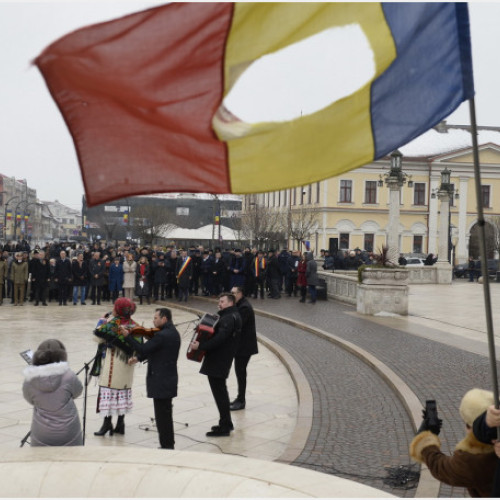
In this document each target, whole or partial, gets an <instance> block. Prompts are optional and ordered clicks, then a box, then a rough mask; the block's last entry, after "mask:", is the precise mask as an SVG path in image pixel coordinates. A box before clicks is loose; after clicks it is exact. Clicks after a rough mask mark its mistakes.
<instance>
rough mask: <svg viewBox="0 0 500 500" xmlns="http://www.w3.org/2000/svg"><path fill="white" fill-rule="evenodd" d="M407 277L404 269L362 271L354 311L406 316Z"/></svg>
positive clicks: (407, 273)
mask: <svg viewBox="0 0 500 500" xmlns="http://www.w3.org/2000/svg"><path fill="white" fill-rule="evenodd" d="M408 275H409V272H408V270H406V269H400V268H394V269H393V268H386V267H379V268H377V267H371V268H370V267H369V268H366V269H363V271H362V274H361V277H362V283H361V284H359V285H358V293H357V301H356V310H357V311H358V312H359V313H361V314H368V315H375V314H378V313H384V312H385V313H390V314H399V315H402V316H407V315H408Z"/></svg>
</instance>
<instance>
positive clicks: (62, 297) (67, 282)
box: [56, 250, 73, 306]
mask: <svg viewBox="0 0 500 500" xmlns="http://www.w3.org/2000/svg"><path fill="white" fill-rule="evenodd" d="M59 255H60V259H59V260H58V261H57V262H56V281H57V286H58V288H59V305H60V306H62V305H67V300H68V296H69V291H70V287H71V283H72V281H73V273H72V272H71V261H70V260H69V259H68V258H67V257H66V252H65V251H64V250H62V251H61V253H60V254H59Z"/></svg>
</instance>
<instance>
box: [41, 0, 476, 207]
mask: <svg viewBox="0 0 500 500" xmlns="http://www.w3.org/2000/svg"><path fill="white" fill-rule="evenodd" d="M348 26H357V27H359V28H360V30H361V32H362V33H363V35H364V37H366V39H367V40H368V43H369V46H370V48H371V51H372V53H373V62H374V72H373V76H372V77H371V78H370V79H369V81H367V82H366V83H365V84H363V85H362V86H361V87H360V88H358V89H357V90H355V91H353V92H352V93H351V94H349V95H347V96H344V97H342V98H341V99H339V100H337V101H336V102H333V103H332V104H329V105H327V106H326V107H324V108H322V109H320V110H318V111H315V112H313V113H310V114H308V115H306V116H302V117H299V118H297V119H290V120H286V121H280V122H265V123H245V122H243V121H242V120H240V119H239V118H238V117H236V116H234V115H233V114H232V113H230V112H228V111H227V110H226V109H225V107H224V106H223V104H222V101H223V99H224V97H225V96H226V95H227V94H228V93H229V92H230V90H231V89H232V88H233V86H234V85H235V83H236V82H237V80H238V78H239V77H240V76H241V75H242V73H243V72H244V71H245V69H247V68H248V67H249V66H250V65H251V64H252V63H254V62H255V61H256V60H258V59H259V58H261V57H262V56H265V55H268V54H274V53H276V52H277V51H279V50H281V49H284V48H287V47H289V46H290V45H291V44H294V43H297V42H301V41H303V40H307V39H308V38H310V37H312V36H314V35H317V34H318V33H322V32H324V31H325V30H329V29H336V28H338V29H343V28H344V27H348ZM35 63H36V65H37V66H38V68H39V69H40V71H41V72H42V74H43V76H44V78H45V80H46V83H47V85H48V88H49V90H50V92H51V94H52V96H53V98H54V100H55V101H56V103H57V105H58V106H59V109H60V111H61V113H62V115H63V117H64V119H65V121H66V123H67V126H68V128H69V130H70V133H71V135H72V137H73V141H74V143H75V147H76V150H77V155H78V160H79V163H80V168H81V172H82V177H83V181H84V185H85V191H86V195H87V203H88V204H89V205H90V206H92V205H96V204H99V203H103V202H106V201H110V200H114V199H118V198H122V197H124V196H131V195H138V194H149V193H159V192H191V193H195V192H207V193H214V194H216V193H240V194H244V193H254V192H263V191H273V190H279V189H285V188H289V187H293V186H300V185H307V184H309V183H311V182H315V181H319V180H322V179H325V178H329V177H333V176H335V175H338V174H340V173H342V172H345V171H348V170H350V169H353V168H356V167H359V166H362V165H364V164H366V163H369V162H371V161H373V160H374V159H378V158H381V157H383V156H385V155H387V154H388V153H390V152H391V151H392V150H394V149H396V148H398V147H400V146H402V145H404V144H406V143H407V142H409V141H410V140H412V139H413V138H415V137H417V136H418V135H420V134H422V133H423V132H425V131H426V130H427V129H429V128H431V127H432V126H434V125H435V124H437V123H438V122H439V121H440V120H442V119H443V118H444V117H446V116H447V115H449V114H450V113H451V112H452V111H454V110H455V109H456V108H457V107H458V105H459V104H460V103H461V102H462V101H464V100H467V99H469V98H471V97H472V96H473V94H474V88H473V78H472V62H471V50H470V35H469V19H468V11H467V5H466V4H462V3H382V4H381V3H356V2H353V3H309V2H305V3H235V4H233V3H173V4H168V5H164V6H161V7H157V8H153V9H149V10H146V11H143V12H139V13H135V14H132V15H129V16H126V17H123V18H120V19H117V20H114V21H110V22H106V23H101V24H97V25H93V26H89V27H86V28H82V29H80V30H78V31H75V32H73V33H70V34H69V35H66V36H65V37H63V38H61V39H59V40H57V41H56V42H54V43H53V44H52V45H50V46H49V47H47V48H46V49H45V50H44V51H43V52H42V54H41V55H40V56H39V57H38V58H37V59H36V60H35ZM347 70H348V68H338V78H340V79H342V78H345V77H346V71H347Z"/></svg>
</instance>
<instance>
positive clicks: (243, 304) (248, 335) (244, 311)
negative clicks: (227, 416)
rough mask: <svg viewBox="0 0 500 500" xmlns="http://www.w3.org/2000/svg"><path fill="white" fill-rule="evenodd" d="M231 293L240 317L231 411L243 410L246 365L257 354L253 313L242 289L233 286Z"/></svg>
mask: <svg viewBox="0 0 500 500" xmlns="http://www.w3.org/2000/svg"><path fill="white" fill-rule="evenodd" d="M231 293H232V294H233V295H234V296H235V298H236V307H237V308H238V311H239V313H240V316H241V335H240V338H239V341H238V345H237V346H236V353H235V355H234V371H235V373H236V379H237V380H238V396H237V398H236V399H235V400H234V401H233V402H232V403H231V405H230V409H231V411H236V410H244V409H245V404H246V398H245V394H246V389H247V365H248V362H249V361H250V356H252V355H253V354H257V353H258V352H259V349H258V347H257V331H256V328H255V313H254V311H253V307H252V304H250V302H248V300H247V298H246V297H245V296H244V295H243V288H242V287H240V286H233V288H232V289H231Z"/></svg>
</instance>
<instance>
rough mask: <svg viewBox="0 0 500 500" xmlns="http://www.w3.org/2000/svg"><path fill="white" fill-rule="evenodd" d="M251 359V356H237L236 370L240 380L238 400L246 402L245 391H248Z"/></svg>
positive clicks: (237, 378) (235, 361)
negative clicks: (248, 369)
mask: <svg viewBox="0 0 500 500" xmlns="http://www.w3.org/2000/svg"><path fill="white" fill-rule="evenodd" d="M249 361H250V356H235V358H234V372H235V373H236V380H237V381H238V397H237V399H238V401H241V402H242V403H244V402H245V393H246V391H247V365H248V362H249Z"/></svg>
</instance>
